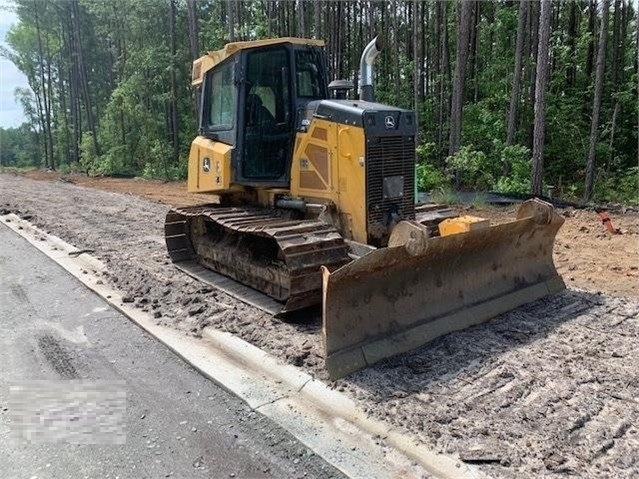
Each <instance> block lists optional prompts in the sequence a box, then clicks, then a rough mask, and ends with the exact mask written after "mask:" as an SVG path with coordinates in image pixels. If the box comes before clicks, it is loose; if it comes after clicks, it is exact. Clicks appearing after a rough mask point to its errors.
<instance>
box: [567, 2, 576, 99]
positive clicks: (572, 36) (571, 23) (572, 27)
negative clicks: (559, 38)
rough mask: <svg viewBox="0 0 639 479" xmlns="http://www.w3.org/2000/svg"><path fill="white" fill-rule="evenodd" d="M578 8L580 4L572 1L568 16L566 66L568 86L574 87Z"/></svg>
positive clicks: (569, 87) (568, 87)
mask: <svg viewBox="0 0 639 479" xmlns="http://www.w3.org/2000/svg"><path fill="white" fill-rule="evenodd" d="M577 9H578V5H577V2H576V1H572V2H570V13H569V17H568V32H567V35H568V38H567V41H566V43H567V44H568V52H569V55H568V66H567V67H566V88H567V89H572V88H573V87H574V86H575V75H576V68H575V62H576V61H577V59H576V58H575V54H576V47H577Z"/></svg>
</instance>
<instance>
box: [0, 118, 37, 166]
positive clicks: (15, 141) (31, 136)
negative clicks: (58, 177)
mask: <svg viewBox="0 0 639 479" xmlns="http://www.w3.org/2000/svg"><path fill="white" fill-rule="evenodd" d="M40 161H41V157H40V151H39V150H38V144H37V140H36V133H35V132H33V131H32V130H31V129H30V126H29V125H28V124H27V123H23V124H22V125H20V126H19V127H18V128H0V164H1V165H2V166H3V167H16V168H29V167H35V166H40Z"/></svg>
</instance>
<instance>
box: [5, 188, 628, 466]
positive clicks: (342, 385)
mask: <svg viewBox="0 0 639 479" xmlns="http://www.w3.org/2000/svg"><path fill="white" fill-rule="evenodd" d="M0 208H1V209H3V210H7V211H11V212H14V213H17V214H19V215H20V216H22V217H25V216H31V219H30V221H32V222H33V223H35V224H36V225H37V226H39V227H41V228H43V229H44V230H46V231H48V232H50V233H52V234H55V235H57V236H59V237H61V238H62V239H64V240H65V241H67V242H69V243H71V244H73V245H75V246H76V247H78V248H81V249H84V248H87V249H92V250H94V251H95V252H94V253H93V255H94V256H96V257H98V258H99V259H101V260H102V261H103V262H104V263H106V264H107V266H108V270H109V272H108V273H107V274H105V276H104V278H103V280H104V281H105V282H108V283H111V284H112V285H115V286H117V287H118V288H119V289H120V290H121V291H122V293H123V295H125V296H126V297H127V300H131V301H133V302H135V304H136V305H139V306H140V307H141V308H145V309H148V308H150V309H151V310H152V311H153V315H154V317H155V318H156V321H157V323H158V324H163V325H169V326H172V327H175V328H177V329H180V330H183V331H184V332H185V333H186V334H192V335H196V336H197V335H199V334H200V333H201V331H202V329H203V328H204V327H205V326H208V325H210V326H214V327H215V328H218V329H220V330H224V331H228V332H231V333H233V334H236V335H238V336H239V337H241V338H242V339H244V340H246V341H248V342H250V343H252V344H254V345H256V346H258V347H260V348H262V349H264V350H265V351H268V352H269V353H271V354H273V355H275V356H277V357H278V358H280V359H281V360H282V361H285V362H288V363H291V364H295V365H296V366H299V367H301V368H303V369H305V370H306V371H307V372H309V373H311V374H313V375H315V376H316V377H319V378H320V379H324V380H325V379H326V374H325V372H324V369H323V358H322V352H321V351H322V349H321V331H320V327H321V326H320V317H319V314H318V313H317V312H312V313H309V314H308V318H306V319H305V321H303V322H301V323H298V324H288V323H283V322H281V321H279V320H278V319H275V318H273V317H271V316H269V315H267V314H265V313H262V312H260V311H259V310H256V309H255V308H252V307H250V306H246V305H244V304H243V303H241V302H239V301H237V300H235V299H233V298H231V297H229V296H227V295H226V294H224V293H221V292H219V291H216V290H212V289H211V288H210V287H208V286H206V285H202V284H201V283H198V282H197V281H195V280H193V279H191V278H190V277H188V276H186V275H185V274H183V273H181V272H179V271H177V270H176V269H175V268H174V267H173V266H172V265H171V263H170V261H169V259H168V256H167V254H166V252H165V246H164V240H163V231H162V230H163V221H164V215H165V214H166V212H167V210H168V207H166V206H164V205H160V204H157V203H153V202H150V201H147V200H144V199H142V198H139V197H136V196H132V195H123V194H117V193H109V192H105V191H99V190H94V189H89V188H83V187H79V186H75V185H72V184H68V183H62V182H46V181H34V180H30V179H27V178H21V177H18V176H13V175H0ZM638 318H639V300H637V298H619V297H613V296H608V295H603V294H599V293H595V292H591V291H584V290H578V289H569V290H567V291H565V292H563V293H561V294H558V295H555V296H553V297H549V298H544V299H542V300H540V301H537V302H535V303H532V304H530V305H527V306H524V307H522V308H519V309H517V310H515V311H512V312H510V313H508V314H505V315H502V316H500V317H498V318H496V319H494V320H493V321H491V322H489V323H485V324H483V325H480V326H476V327H473V328H470V329H468V330H465V331H462V332H457V333H453V334H450V335H447V336H444V337H442V338H439V339H437V340H435V341H433V342H432V343H430V344H429V345H426V346H424V347H422V348H420V349H418V350H416V351H414V352H411V353H409V354H403V355H400V356H398V357H395V358H391V359H389V360H386V361H383V362H381V363H379V364H378V365H376V366H375V367H371V368H368V369H367V370H365V371H360V372H358V373H355V374H352V375H351V376H349V377H348V378H346V379H342V380H339V381H336V382H334V383H333V385H334V387H336V388H338V389H339V390H344V391H345V394H347V395H349V396H350V397H352V398H353V399H355V400H356V401H357V402H358V403H359V405H360V406H361V407H362V408H364V409H365V410H366V411H367V412H368V414H370V415H371V416H373V417H376V418H379V419H382V420H384V421H387V422H388V423H390V424H392V425H393V426H395V427H396V428H397V429H398V430H400V431H404V432H406V433H408V434H411V435H412V436H414V437H416V438H417V439H418V440H420V441H422V442H423V443H425V444H427V445H429V446H431V447H432V448H433V449H434V450H436V451H440V452H445V453H449V454H452V455H458V456H459V457H460V458H461V459H462V460H464V461H466V462H468V463H472V464H476V465H477V467H478V468H479V469H480V470H482V471H484V472H486V473H487V474H489V475H491V476H495V477H539V476H540V475H550V474H552V475H576V476H579V477H593V478H594V477H603V476H615V477H637V476H638V475H639V459H638V458H639V432H638V428H637V423H636V422H637V418H638V417H639V406H638V402H637V401H638V400H639V350H638V349H639V341H637V340H638V337H639V319H638Z"/></svg>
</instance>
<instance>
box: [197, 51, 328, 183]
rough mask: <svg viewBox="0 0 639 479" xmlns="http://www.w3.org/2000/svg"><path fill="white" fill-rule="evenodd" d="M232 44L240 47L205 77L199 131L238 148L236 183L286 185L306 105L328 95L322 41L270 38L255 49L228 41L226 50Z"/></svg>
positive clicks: (234, 156) (235, 151) (233, 157)
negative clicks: (296, 133) (296, 132)
mask: <svg viewBox="0 0 639 479" xmlns="http://www.w3.org/2000/svg"><path fill="white" fill-rule="evenodd" d="M255 43H256V42H251V44H255ZM260 43H261V42H260ZM232 45H238V46H239V48H237V50H234V51H232V52H231V53H228V54H227V57H226V58H223V59H222V61H220V62H219V64H217V65H215V66H214V67H213V68H211V69H210V70H209V71H208V72H206V74H205V76H204V78H203V80H204V81H203V90H202V92H203V94H202V105H201V113H200V134H201V135H203V136H205V137H208V138H210V139H211V140H214V141H219V142H222V143H226V144H228V145H231V146H234V148H233V151H232V155H231V163H232V171H233V180H232V182H233V183H235V184H240V185H246V186H262V187H263V186H273V187H277V186H281V187H286V186H288V184H289V180H290V164H291V158H292V155H293V146H294V144H295V131H296V129H297V125H298V124H299V123H300V122H301V120H302V118H303V117H304V111H305V108H306V105H307V104H308V103H309V102H311V101H314V100H322V99H326V98H328V88H327V84H328V75H327V71H326V58H325V53H324V49H323V44H322V43H321V42H317V41H312V40H302V39H280V40H271V41H269V40H265V41H264V46H257V47H253V48H242V45H243V43H242V42H240V43H236V44H229V45H227V48H226V49H225V50H222V51H221V52H225V51H226V50H228V47H229V46H232ZM214 53H216V54H219V52H214Z"/></svg>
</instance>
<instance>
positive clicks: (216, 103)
mask: <svg viewBox="0 0 639 479" xmlns="http://www.w3.org/2000/svg"><path fill="white" fill-rule="evenodd" d="M233 70H234V69H233V63H229V64H228V65H226V66H223V67H221V68H219V69H215V70H213V71H211V72H209V75H210V78H209V80H208V83H207V87H208V91H207V94H208V104H207V107H208V108H207V115H206V117H205V118H206V120H207V123H208V125H207V127H208V129H209V130H231V129H232V128H233V119H234V116H235V102H236V99H235V84H234V82H233Z"/></svg>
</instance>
